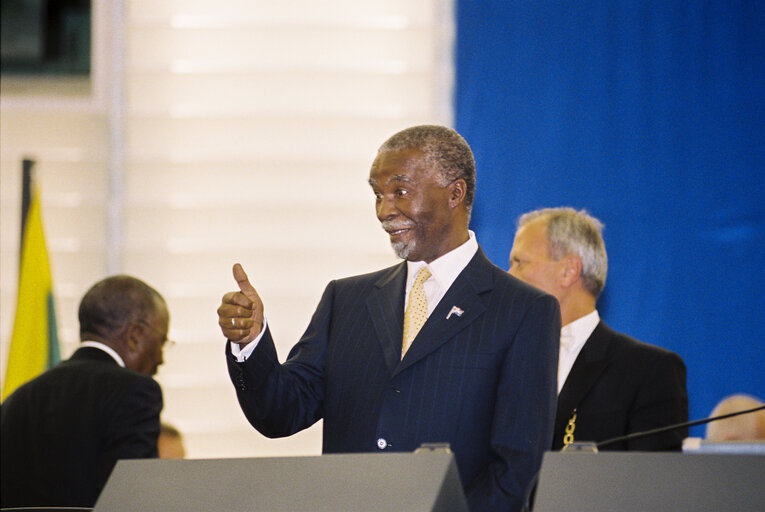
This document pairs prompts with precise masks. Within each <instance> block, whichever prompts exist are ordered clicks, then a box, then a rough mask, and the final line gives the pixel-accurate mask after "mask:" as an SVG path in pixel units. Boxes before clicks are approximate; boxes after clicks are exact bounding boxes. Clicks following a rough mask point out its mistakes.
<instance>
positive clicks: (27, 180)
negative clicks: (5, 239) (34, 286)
mask: <svg viewBox="0 0 765 512" xmlns="http://www.w3.org/2000/svg"><path fill="white" fill-rule="evenodd" d="M34 166H35V161H34V160H32V159H31V158H24V160H22V161H21V231H20V234H21V237H20V238H19V256H20V255H21V250H22V249H23V247H24V233H26V228H27V217H28V216H29V205H30V204H31V202H32V179H33V176H32V173H33V172H34ZM19 268H21V259H19Z"/></svg>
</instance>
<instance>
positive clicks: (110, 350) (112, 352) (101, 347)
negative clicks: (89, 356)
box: [80, 341, 125, 368]
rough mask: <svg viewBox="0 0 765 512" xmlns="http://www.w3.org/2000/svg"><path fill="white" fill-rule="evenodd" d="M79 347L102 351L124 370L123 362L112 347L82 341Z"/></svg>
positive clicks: (96, 342)
mask: <svg viewBox="0 0 765 512" xmlns="http://www.w3.org/2000/svg"><path fill="white" fill-rule="evenodd" d="M80 346H81V347H91V348H97V349H99V350H103V351H104V352H106V353H107V354H109V355H110V356H112V359H114V360H115V361H116V362H117V364H118V365H120V366H121V367H123V368H125V361H123V360H122V358H121V357H120V355H119V354H118V353H117V351H116V350H114V349H113V348H112V347H110V346H108V345H104V344H103V343H100V342H98V341H83V342H82V343H80Z"/></svg>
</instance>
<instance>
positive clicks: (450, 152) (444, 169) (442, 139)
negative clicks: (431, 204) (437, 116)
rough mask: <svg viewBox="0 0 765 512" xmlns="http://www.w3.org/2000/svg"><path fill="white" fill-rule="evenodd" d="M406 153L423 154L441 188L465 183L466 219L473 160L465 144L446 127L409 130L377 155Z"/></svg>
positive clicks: (472, 186) (472, 191) (470, 203)
mask: <svg viewBox="0 0 765 512" xmlns="http://www.w3.org/2000/svg"><path fill="white" fill-rule="evenodd" d="M406 149H419V150H420V151H422V152H423V154H424V156H425V161H426V162H427V163H428V165H430V166H432V167H433V168H435V169H436V170H438V172H439V175H440V176H441V180H440V182H439V185H441V186H443V187H445V186H447V185H449V184H450V183H452V182H453V181H455V180H458V179H463V180H465V183H466V184H467V189H466V191H465V206H466V208H467V211H468V215H469V214H470V211H471V210H472V208H473V199H474V198H475V159H474V157H473V152H472V151H471V149H470V146H469V145H468V143H467V141H465V139H464V138H462V136H461V135H460V134H459V133H457V132H456V131H454V130H452V129H451V128H447V127H446V126H437V125H420V126H413V127H411V128H407V129H405V130H402V131H400V132H398V133H396V134H395V135H393V136H391V137H390V138H389V139H388V140H386V141H385V142H384V143H383V145H382V146H380V149H378V150H377V155H378V156H379V155H381V154H383V153H388V152H390V151H403V150H406Z"/></svg>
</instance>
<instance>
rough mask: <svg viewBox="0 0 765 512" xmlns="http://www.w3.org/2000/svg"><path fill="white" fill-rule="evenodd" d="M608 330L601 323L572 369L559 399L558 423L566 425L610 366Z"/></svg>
mask: <svg viewBox="0 0 765 512" xmlns="http://www.w3.org/2000/svg"><path fill="white" fill-rule="evenodd" d="M609 338H610V336H609V334H608V328H607V327H606V326H605V324H604V323H603V322H602V321H601V322H599V323H598V325H597V327H595V330H594V331H592V334H591V335H590V337H589V338H588V339H587V341H586V342H585V344H584V347H582V350H581V352H579V355H578V356H577V358H576V361H575V362H574V366H572V367H571V371H570V372H569V374H568V377H567V378H566V382H565V384H564V385H563V389H561V392H560V396H559V397H558V413H557V416H556V417H557V418H558V423H560V422H561V421H562V422H563V423H564V424H565V422H567V421H568V419H569V417H570V416H571V412H572V411H573V410H574V409H575V408H577V407H578V406H579V403H580V402H581V401H582V399H583V398H584V397H585V396H587V393H588V392H589V390H590V388H592V386H593V384H595V382H596V381H597V380H598V377H599V376H600V374H601V373H603V370H604V369H605V368H606V366H608V359H607V358H606V353H607V351H608V345H609Z"/></svg>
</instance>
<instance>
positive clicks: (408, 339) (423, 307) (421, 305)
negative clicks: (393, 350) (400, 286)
mask: <svg viewBox="0 0 765 512" xmlns="http://www.w3.org/2000/svg"><path fill="white" fill-rule="evenodd" d="M430 276H431V274H430V270H428V267H422V268H421V269H420V271H419V272H417V277H415V278H414V284H413V285H412V289H411V290H410V291H409V303H408V304H407V305H406V312H405V313H404V342H403V344H402V345H401V359H403V358H404V354H406V351H407V350H409V346H410V345H411V344H412V341H413V340H414V337H415V336H417V333H418V332H420V329H421V328H422V326H423V324H425V320H427V319H428V298H427V297H426V296H425V287H424V286H423V285H424V283H425V281H427V280H428V278H429V277H430Z"/></svg>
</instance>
